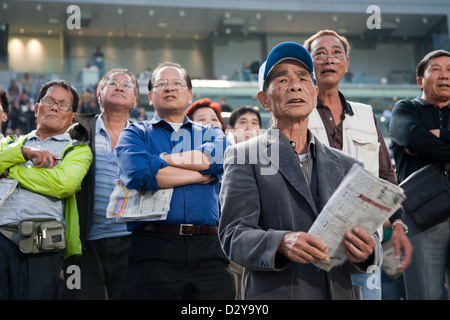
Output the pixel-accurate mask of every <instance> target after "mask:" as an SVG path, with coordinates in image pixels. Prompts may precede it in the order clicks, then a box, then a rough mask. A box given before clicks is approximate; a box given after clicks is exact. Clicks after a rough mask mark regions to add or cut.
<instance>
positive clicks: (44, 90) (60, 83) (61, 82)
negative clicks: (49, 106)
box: [36, 80, 80, 112]
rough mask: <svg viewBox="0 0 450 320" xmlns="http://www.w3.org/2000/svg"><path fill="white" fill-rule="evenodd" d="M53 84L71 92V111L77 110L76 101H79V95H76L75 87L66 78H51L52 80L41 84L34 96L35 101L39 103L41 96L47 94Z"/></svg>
mask: <svg viewBox="0 0 450 320" xmlns="http://www.w3.org/2000/svg"><path fill="white" fill-rule="evenodd" d="M53 86H60V87H63V88H64V89H66V90H67V91H70V92H72V95H73V101H72V111H73V112H77V110H78V103H79V101H80V96H79V95H78V91H77V89H75V87H74V86H73V85H72V84H71V83H70V82H69V81H66V80H52V81H49V82H47V83H46V84H44V85H43V86H42V88H41V90H39V93H38V95H37V98H36V102H37V103H39V101H41V99H42V98H43V97H45V95H46V94H47V91H48V89H49V88H51V87H53Z"/></svg>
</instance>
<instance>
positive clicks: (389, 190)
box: [308, 164, 406, 271]
mask: <svg viewBox="0 0 450 320" xmlns="http://www.w3.org/2000/svg"><path fill="white" fill-rule="evenodd" d="M405 199H406V196H405V195H404V193H403V189H402V188H400V187H399V186H397V185H394V184H392V183H390V182H389V181H386V180H382V179H380V178H378V177H375V176H373V175H372V174H370V173H369V172H368V171H367V170H365V169H364V168H363V167H361V166H360V165H357V164H354V165H353V166H352V168H351V169H350V171H349V172H348V173H347V175H346V176H345V177H344V179H343V181H342V182H341V184H340V185H339V187H338V188H337V189H336V191H335V192H334V193H333V195H332V196H331V198H330V199H329V201H328V202H327V203H326V204H325V207H324V208H323V210H322V211H321V212H320V214H319V216H318V217H317V219H316V221H315V222H314V224H313V225H312V227H311V229H310V230H309V231H308V233H309V234H312V235H314V236H316V237H318V238H320V239H321V240H322V241H323V242H324V243H325V244H326V245H327V246H328V255H329V257H330V260H329V261H328V262H319V263H314V265H315V266H316V267H318V268H320V269H323V270H325V271H329V270H331V269H332V268H333V267H335V266H339V265H341V264H343V263H344V262H345V261H346V260H347V256H346V255H345V248H344V244H343V240H344V236H345V233H346V232H347V231H350V230H351V229H352V228H354V227H359V228H361V229H362V230H364V231H366V232H368V233H369V234H373V233H375V231H376V230H377V229H379V228H380V227H381V226H382V225H383V223H384V222H385V221H386V220H388V219H389V218H390V217H391V216H392V215H393V214H394V213H395V212H396V211H397V210H398V209H400V207H401V205H402V203H403V201H405Z"/></svg>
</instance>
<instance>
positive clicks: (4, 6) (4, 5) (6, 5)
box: [3, 2, 8, 10]
mask: <svg viewBox="0 0 450 320" xmlns="http://www.w3.org/2000/svg"><path fill="white" fill-rule="evenodd" d="M3 9H5V10H6V9H8V3H7V2H3Z"/></svg>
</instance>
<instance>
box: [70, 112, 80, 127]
mask: <svg viewBox="0 0 450 320" xmlns="http://www.w3.org/2000/svg"><path fill="white" fill-rule="evenodd" d="M77 115H78V113H76V112H74V113H73V114H72V121H71V122H72V124H74V123H75V122H76V120H75V118H76V117H77Z"/></svg>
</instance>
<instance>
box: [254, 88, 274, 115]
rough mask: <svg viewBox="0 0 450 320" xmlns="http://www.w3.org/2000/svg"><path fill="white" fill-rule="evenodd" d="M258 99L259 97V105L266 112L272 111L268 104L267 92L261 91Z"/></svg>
mask: <svg viewBox="0 0 450 320" xmlns="http://www.w3.org/2000/svg"><path fill="white" fill-rule="evenodd" d="M257 97H258V100H259V103H260V104H261V106H262V107H263V108H264V110H266V111H269V112H270V111H271V110H270V107H269V105H268V104H267V93H266V92H265V91H259V92H258V95H257Z"/></svg>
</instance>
